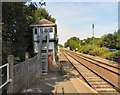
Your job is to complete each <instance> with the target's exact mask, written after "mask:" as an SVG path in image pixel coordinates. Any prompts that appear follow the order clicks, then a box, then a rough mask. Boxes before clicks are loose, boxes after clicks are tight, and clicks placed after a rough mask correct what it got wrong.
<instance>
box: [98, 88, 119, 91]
mask: <svg viewBox="0 0 120 95" xmlns="http://www.w3.org/2000/svg"><path fill="white" fill-rule="evenodd" d="M96 91H98V92H117V91H116V90H115V89H113V88H97V89H96Z"/></svg>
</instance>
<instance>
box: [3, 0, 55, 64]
mask: <svg viewBox="0 0 120 95" xmlns="http://www.w3.org/2000/svg"><path fill="white" fill-rule="evenodd" d="M2 11H3V12H2V17H3V18H2V22H3V23H4V26H3V27H4V30H3V31H2V38H3V39H2V40H3V45H2V46H3V47H2V53H3V56H2V57H3V62H4V63H6V62H7V56H8V55H9V54H12V55H14V56H15V57H19V58H20V59H21V61H24V54H25V52H29V53H30V56H33V39H32V36H33V34H32V29H31V28H30V24H31V23H35V22H36V21H38V20H40V19H42V18H45V19H48V20H50V21H53V22H55V19H54V18H52V17H51V15H50V14H49V13H48V12H47V11H46V10H45V9H43V8H37V7H36V6H35V5H34V4H32V3H31V4H30V5H29V6H28V5H25V3H23V2H4V3H3V4H2Z"/></svg>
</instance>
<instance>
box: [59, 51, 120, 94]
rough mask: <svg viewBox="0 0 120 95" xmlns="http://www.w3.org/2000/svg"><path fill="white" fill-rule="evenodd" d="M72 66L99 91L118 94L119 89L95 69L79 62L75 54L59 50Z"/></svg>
mask: <svg viewBox="0 0 120 95" xmlns="http://www.w3.org/2000/svg"><path fill="white" fill-rule="evenodd" d="M61 52H62V53H63V54H64V55H65V57H66V58H67V59H68V61H69V62H70V63H71V64H72V66H73V67H74V68H75V69H76V70H77V71H78V72H79V74H80V75H81V76H82V77H83V78H84V80H85V81H86V82H87V83H88V85H89V86H91V87H92V88H93V89H95V90H96V91H97V92H99V93H107V94H108V93H110V94H111V93H114V94H119V92H120V89H119V88H118V87H116V86H115V85H114V84H112V83H111V82H110V81H108V80H106V79H105V78H104V77H103V76H101V75H100V74H98V73H97V72H96V71H94V70H93V69H91V68H90V67H88V66H86V65H85V64H84V63H82V62H80V61H79V60H78V59H77V58H76V57H75V55H71V54H70V53H68V52H66V51H63V50H62V51H61Z"/></svg>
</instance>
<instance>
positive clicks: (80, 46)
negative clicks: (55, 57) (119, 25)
mask: <svg viewBox="0 0 120 95" xmlns="http://www.w3.org/2000/svg"><path fill="white" fill-rule="evenodd" d="M64 46H65V47H69V48H70V50H78V51H79V52H82V53H85V54H90V55H93V56H100V57H102V58H106V59H109V60H113V61H117V57H118V56H120V30H118V31H117V32H115V33H114V34H106V35H103V36H102V37H101V38H94V45H93V37H92V38H87V39H83V40H79V38H76V37H72V38H70V39H68V40H67V42H65V44H64ZM76 48H77V49H76ZM110 49H116V51H113V52H110Z"/></svg>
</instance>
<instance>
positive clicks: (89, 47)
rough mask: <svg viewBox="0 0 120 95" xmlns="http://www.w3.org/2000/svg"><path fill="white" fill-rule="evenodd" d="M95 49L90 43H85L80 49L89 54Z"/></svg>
mask: <svg viewBox="0 0 120 95" xmlns="http://www.w3.org/2000/svg"><path fill="white" fill-rule="evenodd" d="M91 50H93V46H92V45H90V44H88V45H84V46H82V47H81V48H80V49H79V51H80V52H82V53H86V54H89V52H90V51H91Z"/></svg>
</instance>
